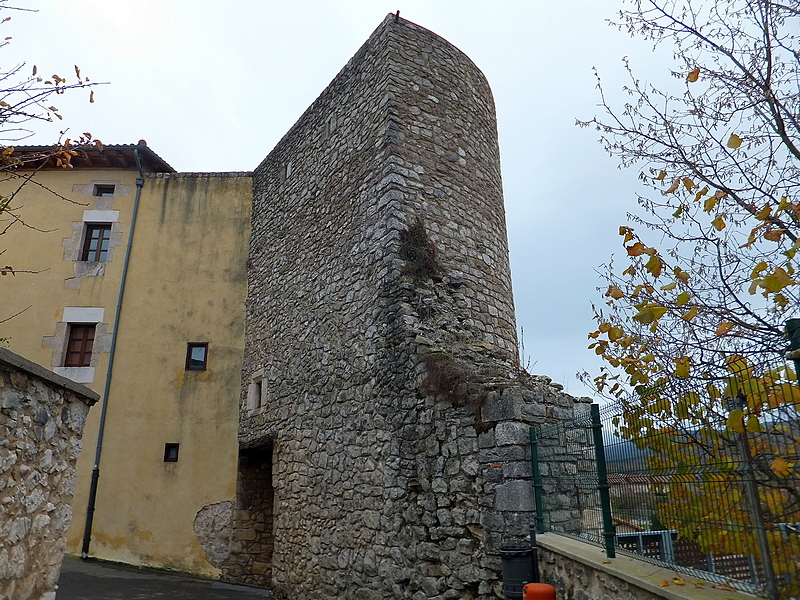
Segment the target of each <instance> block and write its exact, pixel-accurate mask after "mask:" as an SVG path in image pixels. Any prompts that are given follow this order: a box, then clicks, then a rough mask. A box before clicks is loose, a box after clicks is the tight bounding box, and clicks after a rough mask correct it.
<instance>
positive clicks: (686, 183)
mask: <svg viewBox="0 0 800 600" xmlns="http://www.w3.org/2000/svg"><path fill="white" fill-rule="evenodd" d="M681 183H683V187H685V188H686V190H687V191H692V189H693V188H696V187H697V186H696V185H695V184H694V181H692V180H691V179H689V178H688V177H684V178H683V179H681Z"/></svg>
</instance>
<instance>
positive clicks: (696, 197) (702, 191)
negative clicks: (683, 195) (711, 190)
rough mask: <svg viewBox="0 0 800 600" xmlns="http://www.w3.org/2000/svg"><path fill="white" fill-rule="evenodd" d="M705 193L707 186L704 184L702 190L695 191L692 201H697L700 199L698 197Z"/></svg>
mask: <svg viewBox="0 0 800 600" xmlns="http://www.w3.org/2000/svg"><path fill="white" fill-rule="evenodd" d="M707 193H708V186H705V187H704V188H703V189H702V190H700V191H699V192H697V193H696V194H695V195H694V201H695V202H697V201H698V200H700V198H702V197H703V196H705V195H706V194H707Z"/></svg>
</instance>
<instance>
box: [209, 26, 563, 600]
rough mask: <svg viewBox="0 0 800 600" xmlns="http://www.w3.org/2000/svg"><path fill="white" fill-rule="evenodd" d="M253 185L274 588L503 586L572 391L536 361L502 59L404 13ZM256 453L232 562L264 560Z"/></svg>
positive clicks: (256, 437) (451, 589)
mask: <svg viewBox="0 0 800 600" xmlns="http://www.w3.org/2000/svg"><path fill="white" fill-rule="evenodd" d="M253 187H254V189H253V196H254V197H253V203H254V204H253V228H252V236H251V248H250V255H249V259H248V273H249V284H248V285H249V290H248V299H247V317H246V332H245V354H244V368H243V381H244V384H245V389H244V390H243V393H242V401H241V424H240V434H239V437H240V444H241V446H242V448H243V453H247V452H253V451H254V450H255V449H258V448H267V447H269V448H271V453H269V452H266V451H264V452H262V453H261V454H262V455H263V456H269V457H270V458H268V459H266V460H270V461H271V463H272V464H271V465H270V469H271V473H272V484H273V491H274V504H272V505H271V506H270V509H271V510H272V511H273V514H272V515H271V517H272V518H271V519H270V521H269V522H270V524H271V527H272V534H273V540H272V547H271V548H270V551H271V556H270V562H271V564H269V565H268V566H264V567H262V568H261V571H263V573H264V574H267V572H269V573H270V574H269V575H268V576H269V577H270V578H271V584H272V587H273V591H274V593H275V595H276V597H278V598H281V597H289V598H300V597H309V598H323V597H338V598H364V599H366V598H375V599H377V598H387V597H392V598H412V597H413V598H415V599H419V598H454V597H460V598H478V597H480V598H497V597H499V596H500V583H499V581H498V578H499V558H498V556H497V550H498V547H499V545H500V544H501V543H502V542H503V541H505V540H509V541H511V540H513V539H516V538H519V537H522V536H524V535H525V534H527V531H528V523H529V522H530V517H531V511H532V510H533V501H532V495H531V491H530V490H531V486H530V447H529V443H528V426H529V425H530V424H532V423H536V422H541V421H544V420H553V419H556V418H565V417H569V416H571V414H572V407H573V404H574V399H573V398H571V397H569V396H567V395H566V394H563V393H561V391H560V389H559V388H558V386H552V385H550V383H549V380H548V379H546V378H539V379H536V378H530V376H527V374H525V373H524V372H523V371H521V369H520V368H519V364H518V358H517V351H516V334H515V323H514V316H513V300H512V293H511V278H510V271H509V266H508V249H507V241H506V230H505V215H504V209H503V199H502V184H501V178H500V162H499V151H498V145H497V133H496V123H495V116H494V105H493V100H492V96H491V92H490V89H489V86H488V84H487V82H486V80H485V78H484V76H483V75H482V73H481V72H480V71H479V70H478V69H477V68H476V67H475V65H473V64H472V62H471V61H470V60H469V59H468V58H467V57H466V56H464V55H463V54H462V53H461V52H460V51H458V50H457V49H456V48H455V47H453V46H452V45H450V44H449V43H447V42H446V41H445V40H443V39H441V38H439V37H438V36H436V35H434V34H433V33H431V32H429V31H427V30H425V29H423V28H422V27H419V26H416V25H414V24H412V23H409V22H407V21H404V20H402V19H396V18H395V17H394V16H393V15H390V16H389V17H387V19H386V20H385V21H384V22H383V24H382V25H381V26H380V27H379V28H378V29H377V30H376V31H375V33H373V35H372V36H371V37H370V39H369V40H368V41H367V42H366V43H365V44H364V46H363V47H362V48H361V49H360V50H359V51H358V52H357V53H356V55H355V56H354V57H353V58H352V59H351V60H350V62H349V63H348V64H347V65H346V66H345V68H344V69H343V70H342V71H341V72H340V73H339V75H338V76H337V77H336V78H335V79H334V80H333V82H332V83H331V84H330V86H329V87H328V88H327V89H326V90H325V91H324V92H323V93H322V94H321V95H320V97H319V98H318V99H317V100H316V101H315V103H314V104H313V105H312V106H311V107H310V108H309V109H308V110H307V111H306V112H305V114H304V115H303V116H302V117H301V118H300V120H299V121H298V122H297V124H296V125H295V126H294V127H293V128H292V129H291V130H290V131H289V132H288V133H287V134H286V136H285V137H284V138H283V139H282V140H281V142H280V143H279V144H278V145H277V146H276V148H275V149H274V150H273V151H272V152H271V153H270V154H269V156H268V157H267V158H266V159H265V160H264V161H263V162H262V163H261V165H259V167H258V169H256V171H255V172H254V179H253ZM258 452H260V451H258ZM242 465H243V463H242V462H241V460H240V490H239V496H240V499H239V500H237V507H238V509H237V511H236V514H235V515H234V538H235V541H234V546H235V547H232V552H231V557H230V559H229V567H228V568H227V569H225V572H226V576H227V577H228V578H230V579H235V580H243V581H247V580H249V581H255V579H253V576H254V575H253V574H252V573H251V574H250V575H247V574H244V573H242V571H241V566H242V565H254V564H255V563H257V562H259V561H260V560H261V559H258V558H257V556H256V554H257V553H258V552H261V548H262V547H263V546H264V544H263V543H261V542H259V543H257V544H255V547H256V548H255V549H254V550H249V549H248V548H250V547H251V546H252V545H251V544H249V543H247V542H249V541H252V540H254V539H255V538H256V537H257V536H256V534H255V533H252V532H248V531H247V529H248V527H250V525H248V524H249V523H255V522H258V521H259V519H258V518H255V517H254V511H253V510H252V507H251V508H247V507H246V506H251V505H248V503H247V502H242V501H241V499H242V498H246V497H248V496H250V495H251V494H252V492H253V488H249V487H248V486H249V485H252V486H257V485H261V483H258V480H259V478H258V477H253V476H252V473H253V472H254V471H253V470H252V465H250V466H248V467H247V469H244V470H243V469H242ZM245 471H247V472H245ZM248 472H249V473H250V474H251V475H248ZM248 482H250V483H248ZM262 521H263V520H262ZM236 538H238V542H242V543H238V542H237V541H236ZM246 538H247V539H246ZM250 568H254V567H250ZM255 576H258V574H255ZM248 577H250V579H248Z"/></svg>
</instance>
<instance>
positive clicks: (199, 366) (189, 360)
mask: <svg viewBox="0 0 800 600" xmlns="http://www.w3.org/2000/svg"><path fill="white" fill-rule="evenodd" d="M207 364H208V342H189V343H188V344H186V370H187V371H205V370H206V365H207Z"/></svg>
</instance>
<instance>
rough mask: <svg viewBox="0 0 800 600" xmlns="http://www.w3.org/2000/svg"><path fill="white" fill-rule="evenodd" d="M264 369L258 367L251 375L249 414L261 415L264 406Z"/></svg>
mask: <svg viewBox="0 0 800 600" xmlns="http://www.w3.org/2000/svg"><path fill="white" fill-rule="evenodd" d="M263 382H264V369H257V370H256V371H253V373H252V374H251V375H250V385H248V386H247V405H246V409H247V414H248V415H249V416H255V415H259V414H261V413H262V412H263V408H264V395H265V392H266V390H265V389H264V384H263Z"/></svg>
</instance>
